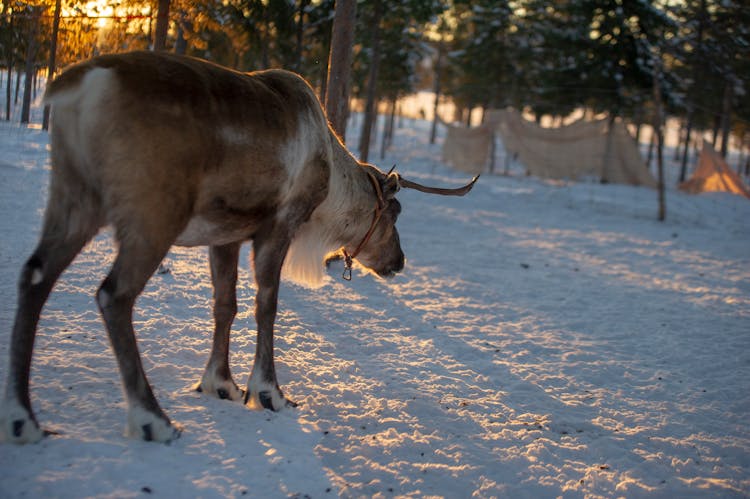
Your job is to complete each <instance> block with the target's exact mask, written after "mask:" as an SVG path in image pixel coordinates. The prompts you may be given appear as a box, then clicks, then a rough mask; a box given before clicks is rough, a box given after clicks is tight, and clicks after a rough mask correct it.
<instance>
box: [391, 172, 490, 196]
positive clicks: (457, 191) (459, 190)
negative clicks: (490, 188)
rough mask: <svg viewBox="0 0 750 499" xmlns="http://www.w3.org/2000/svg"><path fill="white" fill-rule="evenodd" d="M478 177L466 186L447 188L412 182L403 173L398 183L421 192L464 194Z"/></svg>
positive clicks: (443, 194) (446, 194)
mask: <svg viewBox="0 0 750 499" xmlns="http://www.w3.org/2000/svg"><path fill="white" fill-rule="evenodd" d="M478 178H479V175H477V176H476V177H474V178H473V179H471V182H469V183H468V184H466V185H465V186H463V187H457V188H455V189H446V188H443V187H427V186H425V185H422V184H418V183H416V182H412V181H411V180H407V179H405V178H403V177H402V176H401V175H399V176H398V183H399V185H400V186H401V187H403V188H405V189H414V190H417V191H420V192H426V193H428V194H440V195H441V196H463V195H465V194H466V193H468V192H469V191H470V190H471V188H472V187H474V184H475V183H476V181H477V179H478Z"/></svg>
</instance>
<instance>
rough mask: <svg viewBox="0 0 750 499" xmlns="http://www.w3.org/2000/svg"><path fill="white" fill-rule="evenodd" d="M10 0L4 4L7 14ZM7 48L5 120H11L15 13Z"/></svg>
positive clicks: (10, 26) (10, 21)
mask: <svg viewBox="0 0 750 499" xmlns="http://www.w3.org/2000/svg"><path fill="white" fill-rule="evenodd" d="M7 7H8V2H5V3H4V4H3V14H4V15H6V14H7ZM5 50H7V51H8V53H7V60H8V84H7V86H6V87H5V121H10V97H11V95H12V92H11V85H12V84H13V64H14V61H13V15H12V14H11V15H10V16H9V19H8V41H7V46H6V47H5Z"/></svg>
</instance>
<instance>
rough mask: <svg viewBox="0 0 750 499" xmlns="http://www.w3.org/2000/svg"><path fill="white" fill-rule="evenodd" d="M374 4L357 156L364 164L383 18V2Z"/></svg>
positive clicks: (372, 118) (374, 113)
mask: <svg viewBox="0 0 750 499" xmlns="http://www.w3.org/2000/svg"><path fill="white" fill-rule="evenodd" d="M374 3H375V6H374V17H373V19H372V29H373V35H372V60H371V61H370V71H369V73H368V75H367V96H366V102H365V120H364V122H363V123H362V135H361V137H360V141H359V155H360V159H361V160H362V161H364V162H367V157H368V156H369V154H370V138H371V135H372V127H373V123H374V122H375V121H376V120H377V117H378V113H377V108H376V104H377V83H378V72H379V71H380V19H381V18H382V17H383V2H382V0H375V1H374Z"/></svg>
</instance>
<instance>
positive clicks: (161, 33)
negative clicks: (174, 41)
mask: <svg viewBox="0 0 750 499" xmlns="http://www.w3.org/2000/svg"><path fill="white" fill-rule="evenodd" d="M167 31H169V0H159V3H158V7H157V11H156V28H155V29H154V52H160V51H163V50H166V49H167Z"/></svg>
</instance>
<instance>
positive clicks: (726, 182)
mask: <svg viewBox="0 0 750 499" xmlns="http://www.w3.org/2000/svg"><path fill="white" fill-rule="evenodd" d="M680 189H681V190H683V191H686V192H689V193H691V194H697V193H700V192H731V193H734V194H739V195H741V196H745V197H746V198H750V190H749V189H748V188H747V186H746V185H745V184H744V183H743V182H742V179H741V178H740V176H739V175H737V174H736V173H735V172H734V171H733V170H732V169H731V168H729V166H727V164H726V162H725V161H724V158H722V157H721V155H720V154H719V153H717V152H716V151H715V150H714V148H713V147H712V146H711V144H710V143H708V142H706V141H705V140H704V141H703V148H702V149H701V154H700V157H699V158H698V168H696V169H695V171H694V172H693V175H692V176H691V177H690V179H689V180H688V181H687V182H683V183H682V184H680Z"/></svg>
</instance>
